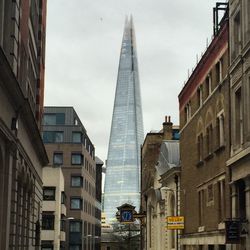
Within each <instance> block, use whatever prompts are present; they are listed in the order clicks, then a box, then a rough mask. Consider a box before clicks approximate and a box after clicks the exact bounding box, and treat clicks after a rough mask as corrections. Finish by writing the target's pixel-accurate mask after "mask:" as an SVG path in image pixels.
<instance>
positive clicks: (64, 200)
mask: <svg viewBox="0 0 250 250" xmlns="http://www.w3.org/2000/svg"><path fill="white" fill-rule="evenodd" d="M65 203H66V194H65V193H64V192H61V204H65Z"/></svg>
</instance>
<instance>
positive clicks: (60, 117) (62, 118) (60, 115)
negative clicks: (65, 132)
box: [56, 113, 65, 125]
mask: <svg viewBox="0 0 250 250" xmlns="http://www.w3.org/2000/svg"><path fill="white" fill-rule="evenodd" d="M64 124H65V114H64V113H57V114H56V125H64Z"/></svg>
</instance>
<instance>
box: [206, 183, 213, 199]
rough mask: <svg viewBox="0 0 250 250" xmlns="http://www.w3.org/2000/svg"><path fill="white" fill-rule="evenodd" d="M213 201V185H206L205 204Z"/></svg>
mask: <svg viewBox="0 0 250 250" xmlns="http://www.w3.org/2000/svg"><path fill="white" fill-rule="evenodd" d="M213 200H214V186H213V184H210V185H208V187H207V202H210V201H213Z"/></svg>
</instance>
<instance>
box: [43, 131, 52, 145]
mask: <svg viewBox="0 0 250 250" xmlns="http://www.w3.org/2000/svg"><path fill="white" fill-rule="evenodd" d="M43 142H44V143H52V142H54V136H53V132H51V131H44V132H43Z"/></svg>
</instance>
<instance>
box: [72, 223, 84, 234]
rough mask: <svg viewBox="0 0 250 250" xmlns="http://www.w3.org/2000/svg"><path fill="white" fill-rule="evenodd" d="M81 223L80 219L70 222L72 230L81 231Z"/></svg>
mask: <svg viewBox="0 0 250 250" xmlns="http://www.w3.org/2000/svg"><path fill="white" fill-rule="evenodd" d="M81 225H82V223H81V222H80V221H72V222H70V229H69V230H70V232H74V233H80V232H81V231H82V230H81Z"/></svg>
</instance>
